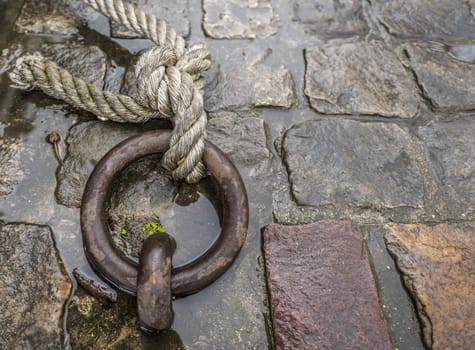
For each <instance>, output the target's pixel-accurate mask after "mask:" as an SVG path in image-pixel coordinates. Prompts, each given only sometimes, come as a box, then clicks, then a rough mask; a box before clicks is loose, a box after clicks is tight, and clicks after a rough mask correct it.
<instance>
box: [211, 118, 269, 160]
mask: <svg viewBox="0 0 475 350" xmlns="http://www.w3.org/2000/svg"><path fill="white" fill-rule="evenodd" d="M207 133H208V139H209V140H210V141H211V142H213V143H214V144H215V145H216V146H218V147H219V148H220V149H221V150H222V151H223V152H224V153H226V155H227V156H228V157H229V158H230V159H231V160H232V161H233V162H234V163H235V164H241V165H250V164H259V163H262V162H265V161H267V160H268V159H269V158H270V151H269V149H268V148H267V136H266V129H265V123H264V121H263V120H262V119H259V118H252V117H247V118H246V117H244V118H239V117H237V118H236V117H231V116H222V117H217V118H216V117H215V118H212V119H211V120H210V121H209V123H208V129H207ZM238 145H239V146H238Z"/></svg>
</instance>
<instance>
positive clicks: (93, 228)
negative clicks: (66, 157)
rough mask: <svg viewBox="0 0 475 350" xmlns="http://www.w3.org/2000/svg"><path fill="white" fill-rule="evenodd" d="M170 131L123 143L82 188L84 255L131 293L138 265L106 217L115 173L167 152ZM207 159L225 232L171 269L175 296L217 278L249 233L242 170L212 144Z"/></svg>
mask: <svg viewBox="0 0 475 350" xmlns="http://www.w3.org/2000/svg"><path fill="white" fill-rule="evenodd" d="M170 135H171V133H170V131H168V130H155V131H149V132H145V133H143V134H140V135H138V136H134V137H131V138H130V139H128V140H125V141H123V142H121V143H120V144H118V145H117V146H116V147H114V148H113V149H111V150H110V151H109V152H108V153H107V154H106V155H105V156H104V158H102V159H101V161H100V162H99V163H98V164H97V166H96V167H95V169H94V171H93V173H92V175H91V177H90V178H89V181H88V183H87V185H86V189H85V191H84V196H83V201H82V206H81V228H82V232H83V240H84V248H85V252H86V256H87V258H88V260H89V262H90V264H91V265H92V267H93V268H94V270H95V271H96V272H97V273H98V275H100V276H101V277H102V278H103V279H104V280H106V281H107V282H109V283H111V284H112V285H114V286H116V287H117V288H119V289H120V290H122V291H124V292H126V293H129V294H134V295H135V294H136V293H137V264H136V263H135V262H134V261H132V260H130V259H129V258H127V257H126V256H125V255H124V254H122V253H121V252H120V251H118V250H117V249H116V248H115V247H114V244H113V242H112V238H111V236H110V234H109V231H108V226H107V219H106V215H105V203H106V199H107V197H108V195H109V190H110V187H111V184H112V182H113V180H114V178H115V177H116V175H117V174H119V173H120V172H121V171H122V170H123V169H124V168H126V167H127V166H128V165H129V164H130V163H132V162H133V161H135V160H137V159H139V158H142V157H145V156H147V155H150V154H156V153H163V152H165V151H166V149H167V148H168V144H169V140H170ZM203 162H204V163H205V165H206V167H207V169H208V171H209V173H210V174H211V176H212V178H213V179H214V180H215V181H216V184H217V187H218V191H219V194H220V198H221V206H222V212H223V217H222V226H221V233H220V235H219V237H218V239H217V240H216V241H215V242H214V243H213V245H212V246H211V247H210V249H209V250H208V251H207V252H205V253H204V254H203V255H201V256H200V257H198V258H196V259H195V260H193V261H191V262H190V263H188V264H186V265H183V266H181V267H179V268H175V269H173V270H172V278H171V285H172V293H173V295H174V296H177V297H180V296H185V295H188V294H192V293H195V292H197V291H199V290H201V289H202V288H204V287H206V286H208V285H209V284H210V283H212V282H214V281H215V280H216V279H217V278H219V276H221V275H222V274H223V273H224V272H225V271H226V270H227V269H228V268H229V267H230V266H231V264H232V262H233V261H234V259H235V258H236V256H237V254H238V253H239V251H240V250H241V248H242V245H243V244H244V241H245V239H246V235H247V226H248V217H249V208H248V200H247V194H246V190H245V187H244V184H243V182H242V179H241V177H240V175H239V173H238V171H237V170H236V168H235V167H234V165H233V164H232V163H231V162H230V161H229V159H228V158H227V157H226V156H225V154H224V153H223V152H221V151H220V150H219V149H218V148H217V147H215V146H213V145H212V144H211V143H209V142H207V143H206V145H205V153H204V156H203Z"/></svg>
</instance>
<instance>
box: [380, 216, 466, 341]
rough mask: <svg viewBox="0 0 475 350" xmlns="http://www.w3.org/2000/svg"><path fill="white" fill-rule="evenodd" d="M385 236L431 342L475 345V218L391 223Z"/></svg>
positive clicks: (425, 337) (426, 336)
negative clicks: (458, 220)
mask: <svg viewBox="0 0 475 350" xmlns="http://www.w3.org/2000/svg"><path fill="white" fill-rule="evenodd" d="M385 240H386V244H387V246H388V249H389V251H390V252H391V254H392V255H393V256H394V258H395V260H396V263H397V266H398V268H399V269H400V271H401V272H402V275H403V280H404V283H405V285H406V287H407V288H408V289H409V292H410V293H411V294H412V296H413V299H414V300H415V302H416V306H417V311H418V313H419V318H420V320H421V322H422V330H423V335H424V341H425V343H426V345H427V346H428V347H430V348H432V349H460V350H464V349H466V350H468V349H473V344H474V343H475V328H474V327H473V317H474V315H475V293H474V291H475V279H474V278H473V276H474V273H475V260H474V256H475V222H464V223H450V224H446V223H444V224H438V225H435V226H431V225H422V224H412V225H390V226H389V227H388V232H387V233H386V235H385Z"/></svg>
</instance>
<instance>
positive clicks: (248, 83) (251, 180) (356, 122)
mask: <svg viewBox="0 0 475 350" xmlns="http://www.w3.org/2000/svg"><path fill="white" fill-rule="evenodd" d="M133 2H134V3H135V4H137V5H138V6H140V8H141V9H143V10H145V11H147V12H149V13H151V14H154V15H156V16H159V17H164V18H166V19H167V20H168V22H170V23H171V24H172V25H173V26H174V27H175V29H176V30H177V32H178V33H179V34H180V35H183V36H185V38H186V39H187V40H191V41H196V42H200V41H201V42H205V43H206V45H207V46H208V48H209V50H210V52H211V55H212V64H211V68H210V70H209V71H207V72H206V74H205V76H206V79H207V80H206V85H205V87H204V98H205V100H204V104H205V109H206V110H207V112H208V119H209V123H208V129H207V135H208V136H207V138H208V140H210V141H211V142H213V143H215V144H216V145H217V146H218V147H220V148H221V149H222V150H223V151H225V152H226V153H227V154H228V156H229V157H230V158H231V160H232V161H233V162H234V164H235V165H236V166H237V168H238V169H239V171H240V173H241V176H242V177H243V180H244V182H245V185H246V188H247V192H248V196H249V205H250V222H249V230H248V236H247V239H246V243H245V245H244V247H243V249H242V251H241V253H240V255H239V257H238V258H237V260H236V261H235V263H234V264H233V266H232V267H231V268H230V269H229V270H228V271H227V272H226V273H225V274H224V275H223V276H222V277H221V278H219V279H218V280H217V281H216V282H215V283H213V284H212V285H211V286H209V287H207V288H206V289H204V290H202V291H200V292H198V293H196V294H193V295H191V296H188V297H185V298H177V299H176V300H174V301H173V307H174V310H175V320H174V323H173V326H172V329H171V330H169V331H166V332H163V333H161V334H158V335H146V334H144V333H143V332H141V331H140V330H139V328H138V326H137V325H138V316H137V311H136V307H137V306H136V303H135V299H134V298H133V297H131V296H128V295H125V294H123V293H119V296H118V300H117V302H116V303H109V304H107V303H104V301H103V300H99V299H96V298H95V297H94V296H91V295H89V294H87V293H86V291H85V290H84V289H82V288H81V287H78V285H77V283H76V280H75V279H74V277H73V275H72V271H73V269H74V268H78V269H79V270H80V271H82V272H83V273H85V274H87V275H89V276H91V277H93V278H97V276H95V274H94V272H93V270H92V269H91V267H90V266H89V264H88V262H87V260H86V257H85V255H84V252H83V245H82V236H81V230H80V226H79V207H80V205H81V199H82V194H83V191H84V188H85V185H86V182H87V179H88V177H89V175H90V173H91V172H92V170H93V168H94V166H95V165H96V164H97V162H98V161H99V160H100V159H101V158H102V156H104V155H105V154H106V152H107V151H108V150H109V149H110V148H111V147H113V146H114V145H116V144H117V143H118V142H120V141H122V140H124V139H126V138H128V137H130V136H132V135H136V134H138V133H140V132H142V131H146V130H152V129H157V128H170V127H171V124H170V123H169V122H168V121H163V120H154V121H150V122H147V123H144V124H115V123H113V122H102V121H98V120H97V119H96V118H95V117H94V116H93V115H91V114H89V113H87V112H84V111H82V110H79V109H76V108H73V107H71V106H68V105H67V104H65V103H64V102H62V101H59V100H55V99H52V98H49V97H47V96H45V95H44V94H43V93H41V92H38V91H21V90H17V89H15V88H14V87H12V86H11V81H10V80H9V78H8V72H9V71H10V70H11V69H12V67H13V66H14V64H15V60H16V59H18V57H21V55H23V54H25V53H32V52H35V51H39V52H41V53H42V54H43V55H44V56H46V57H48V58H49V59H51V60H53V61H55V62H56V63H57V64H58V65H60V66H61V67H63V68H65V69H67V70H69V71H70V72H71V73H72V74H74V75H76V76H78V77H81V78H82V79H84V80H86V81H87V82H90V83H92V84H94V85H96V86H98V87H100V88H102V89H106V90H108V91H111V92H113V93H118V92H122V93H127V94H132V93H133V92H134V81H132V80H131V73H130V72H132V71H133V66H134V63H135V62H136V60H137V55H138V54H139V53H140V52H141V51H142V50H144V49H147V48H150V47H152V46H153V43H152V42H150V41H148V40H146V39H143V38H140V37H139V36H138V35H136V34H135V33H132V32H129V31H128V30H127V29H126V28H123V27H121V26H119V25H116V24H114V23H111V22H110V21H109V20H108V19H107V18H106V17H104V16H103V15H101V14H99V13H98V12H96V11H95V10H93V9H92V8H89V7H88V6H87V5H85V4H84V3H83V2H82V1H80V0H52V1H40V0H22V1H12V0H0V23H1V24H2V31H1V32H0V53H1V55H0V135H1V138H0V163H1V166H0V242H1V245H0V246H1V247H2V248H1V251H0V261H1V265H0V285H1V286H2V288H1V289H0V305H2V310H3V311H2V315H1V316H0V323H1V324H2V325H3V327H1V329H0V348H5V349H57V348H66V349H152V348H153V349H269V348H270V349H274V348H275V349H342V348H345V349H400V350H403V349H404V350H405V349H408V350H411V349H417V350H418V349H425V348H429V349H473V344H474V343H475V328H474V327H473V320H474V315H475V297H474V295H475V283H474V278H473V276H475V2H473V1H464V0H440V1H437V2H434V1H429V0H393V1H387V0H371V1H369V0H360V1H358V0H344V1H341V0H340V1H336V0H329V1H323V0H292V1H288V0H260V1H244V0H232V1H229V0H180V1H173V2H172V1H151V0H137V1H133ZM52 131H56V132H58V134H59V135H60V141H59V143H58V146H59V156H60V157H61V158H62V163H59V161H58V160H57V159H56V157H55V154H54V151H53V146H52V145H51V144H49V143H48V142H47V136H48V135H49V134H50V133H51V132H52ZM159 162H160V160H159V155H153V156H150V157H146V158H144V159H141V160H139V161H137V162H134V163H133V164H132V165H130V166H129V167H128V168H127V169H126V170H124V171H123V172H122V174H121V175H120V176H119V177H118V178H117V179H116V180H115V182H114V184H113V188H112V191H111V194H110V198H109V200H108V203H107V216H108V223H109V227H110V231H111V235H112V237H113V241H114V243H115V245H116V246H117V249H120V250H122V251H123V253H124V254H126V255H129V256H130V257H131V259H136V257H137V256H138V254H139V252H140V250H141V245H142V241H143V240H144V239H145V238H146V237H147V236H148V235H149V234H150V229H152V230H153V228H154V227H155V228H156V227H163V228H164V229H165V230H166V231H167V232H169V233H170V234H171V235H173V236H174V237H175V239H176V241H177V250H176V253H175V255H174V257H173V264H174V266H179V265H182V264H185V263H186V262H188V261H190V259H192V258H193V257H195V256H198V255H200V254H201V253H203V252H204V251H205V250H206V249H207V248H208V247H209V246H210V244H211V243H212V242H213V241H214V240H215V239H216V237H217V235H218V234H219V231H220V215H221V209H220V207H219V198H218V196H217V194H216V189H215V187H214V185H213V183H212V181H210V180H209V179H205V180H203V181H201V182H200V183H199V184H197V185H187V184H183V183H182V184H180V183H178V184H177V183H174V182H173V181H172V180H171V178H170V176H169V174H167V172H166V171H164V170H163V169H162V168H161V167H160V165H159V164H160V163H159Z"/></svg>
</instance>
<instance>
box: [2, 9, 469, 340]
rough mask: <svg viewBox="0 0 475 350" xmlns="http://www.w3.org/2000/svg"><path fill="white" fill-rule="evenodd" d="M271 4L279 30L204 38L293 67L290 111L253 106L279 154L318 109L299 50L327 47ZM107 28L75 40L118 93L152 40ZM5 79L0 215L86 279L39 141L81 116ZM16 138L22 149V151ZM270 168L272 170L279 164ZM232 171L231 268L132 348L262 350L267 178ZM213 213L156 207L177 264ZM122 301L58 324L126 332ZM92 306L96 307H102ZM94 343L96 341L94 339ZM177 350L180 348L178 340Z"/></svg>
mask: <svg viewBox="0 0 475 350" xmlns="http://www.w3.org/2000/svg"><path fill="white" fill-rule="evenodd" d="M10 2H11V1H0V20H1V21H0V23H6V28H7V27H11V25H13V22H14V19H15V18H16V14H17V13H18V9H19V8H21V2H17V3H15V6H11V5H10ZM277 2H278V3H279V4H278V5H276V6H275V8H276V9H277V12H278V14H279V16H280V25H281V28H280V32H279V35H275V36H270V37H268V38H266V39H264V40H262V39H256V40H254V41H246V40H210V39H206V41H207V44H208V46H209V49H210V51H211V53H212V57H213V60H214V61H213V62H220V61H221V62H226V60H227V58H228V55H229V53H230V52H233V51H236V50H237V51H239V50H241V51H243V50H245V51H247V52H253V51H256V52H259V51H262V50H265V49H267V48H271V49H272V53H271V54H270V55H269V56H268V57H266V58H265V64H266V65H269V66H270V67H272V68H278V67H280V66H282V65H285V67H286V68H288V69H289V70H290V71H291V73H292V76H293V79H294V80H295V88H296V89H295V90H296V92H297V99H298V102H297V106H294V107H293V108H292V109H291V110H290V111H286V110H275V109H257V114H258V115H259V117H260V118H262V119H263V120H264V121H266V123H267V125H268V128H269V130H268V132H269V145H268V146H269V148H270V149H271V150H272V151H273V153H274V155H277V152H276V150H275V149H274V145H273V144H271V143H272V142H273V141H274V140H276V139H278V138H279V137H281V135H282V133H283V132H284V131H285V130H287V129H288V128H289V127H290V126H292V125H294V124H296V123H298V122H300V121H304V120H309V119H315V118H319V114H318V113H316V112H315V111H313V110H310V109H309V108H308V102H307V99H306V97H305V96H304V94H303V90H304V78H303V77H304V74H305V68H304V67H305V64H304V55H303V50H304V48H305V47H309V46H317V45H321V44H323V43H325V41H324V40H321V39H319V38H318V37H317V36H315V35H308V34H305V36H304V38H302V35H303V34H302V31H303V29H302V28H301V27H299V24H296V23H294V22H292V15H293V11H292V9H291V7H292V6H291V4H289V3H288V2H287V1H277ZM12 3H13V2H12ZM195 10H196V11H195ZM2 14H3V15H2ZM190 14H192V15H190V23H191V27H192V31H191V33H192V35H191V39H192V40H202V39H204V35H203V33H202V30H201V25H202V21H201V18H202V17H201V6H200V4H199V2H198V1H191V4H190ZM7 19H8V20H7ZM109 32H110V31H109V24H108V21H107V20H105V19H104V17H100V16H99V17H97V18H95V19H94V21H92V22H90V23H88V24H87V26H83V27H80V28H79V34H80V35H81V36H82V38H77V40H79V41H81V42H86V43H87V44H88V45H98V46H99V47H100V48H101V49H102V50H103V51H104V52H105V53H106V54H107V56H108V59H109V60H110V62H108V64H109V67H110V68H111V69H108V76H106V86H107V87H108V88H111V89H112V90H116V89H118V88H119V87H118V86H114V85H113V84H114V81H115V78H116V77H118V76H120V75H121V74H122V73H123V72H124V71H125V69H126V68H127V65H128V63H129V61H130V59H131V58H132V54H135V53H137V52H139V51H140V50H142V49H144V48H147V47H150V46H151V43H150V41H148V40H141V39H117V38H111V37H110V33H109ZM20 37H23V40H22V41H23V43H24V45H25V46H27V47H28V48H30V49H36V48H39V47H40V46H41V45H42V44H44V43H52V42H63V41H67V40H70V39H71V38H66V37H62V36H55V35H29V36H21V35H20V36H19V38H20ZM12 38H13V36H12V33H11V31H10V30H5V31H3V32H2V33H0V49H2V48H4V47H6V46H7V42H8V41H11V39H12ZM457 50H458V51H457ZM464 50H465V51H464ZM237 51H236V52H237ZM449 52H452V54H454V55H458V57H459V58H460V59H470V58H471V57H472V58H473V47H472V48H463V49H461V48H458V49H455V48H454V49H452V48H450V49H449ZM457 52H458V53H457ZM471 55H472V56H471ZM8 84H9V82H8V79H7V78H6V77H5V75H0V125H1V124H4V126H3V127H2V129H1V130H2V131H1V133H2V135H3V136H2V137H8V138H11V139H12V140H14V141H15V142H17V143H18V144H19V149H20V151H19V152H20V154H21V157H20V159H21V162H22V164H21V167H20V169H21V171H22V172H23V173H24V174H25V175H24V176H23V177H22V178H21V179H20V180H19V184H18V185H17V186H15V191H14V192H13V193H12V194H11V195H8V196H3V197H1V200H0V220H5V221H26V222H34V223H44V224H48V225H49V226H50V227H51V228H52V230H53V232H54V236H55V241H56V246H57V248H58V250H59V253H60V255H61V258H62V259H63V261H64V263H65V265H66V268H67V269H68V271H72V269H73V268H74V267H78V268H80V269H81V270H82V271H84V272H86V273H88V274H91V275H94V273H93V272H92V270H91V268H90V267H89V264H88V263H87V261H86V259H85V257H84V254H83V253H82V237H81V233H80V227H79V209H77V208H67V207H64V206H61V205H58V204H57V203H56V201H55V197H54V191H55V186H56V178H55V171H56V167H57V161H56V160H55V158H54V155H53V152H52V149H51V145H49V144H47V143H46V141H45V137H46V135H47V133H48V132H50V131H52V129H55V130H57V131H59V132H60V134H61V136H62V137H63V139H64V137H65V136H66V134H67V132H68V130H69V128H70V127H71V126H72V125H73V124H74V123H76V122H77V121H78V119H81V118H82V117H78V116H76V115H74V114H71V113H69V112H68V111H67V109H65V108H64V105H62V104H59V105H54V103H57V102H56V101H53V100H50V99H47V98H45V97H44V95H42V94H40V93H24V92H20V91H17V90H15V89H12V88H9V87H7V85H8ZM107 84H109V85H107ZM111 86H113V87H111ZM45 101H46V102H45ZM145 128H147V126H145ZM276 143H277V144H278V142H276ZM23 144H25V145H28V147H26V148H22V147H21V145H23ZM21 152H23V153H21ZM279 162H280V159H279V158H275V163H279ZM274 165H275V168H277V167H278V166H280V165H279V164H274ZM239 170H240V171H241V174H242V175H243V178H244V181H245V183H246V187H247V190H248V194H249V199H250V224H249V231H248V238H247V241H246V243H245V246H244V248H243V250H242V252H241V254H240V256H239V257H238V259H237V260H236V262H235V263H234V265H233V266H232V267H231V269H230V271H228V272H227V273H226V274H225V275H224V276H223V277H221V278H220V279H219V280H218V281H217V282H216V283H214V284H213V285H212V286H210V287H208V288H206V289H205V290H203V291H201V292H199V293H197V294H195V295H192V296H189V297H186V298H183V299H178V300H176V301H174V309H175V313H176V318H175V322H174V325H173V329H174V332H171V333H169V334H168V335H164V336H163V337H161V338H160V337H148V336H144V335H143V334H136V333H134V337H136V338H137V339H138V340H137V341H136V343H134V345H137V346H138V347H140V348H152V347H159V348H162V346H163V348H168V347H167V346H168V345H167V343H168V342H171V343H173V344H175V343H176V344H181V343H183V344H187V345H188V344H190V345H191V348H197V349H205V348H245V347H246V346H247V348H251V346H252V348H255V349H264V348H267V346H268V344H267V335H268V334H266V333H267V332H266V331H268V328H266V326H265V324H266V322H268V320H269V319H268V316H267V313H268V308H267V305H265V304H264V303H265V299H266V292H265V285H264V282H263V281H264V276H263V272H262V261H261V262H259V259H260V257H261V251H260V228H261V226H262V225H264V224H266V223H269V222H271V221H272V213H271V210H272V209H271V208H272V198H271V197H272V187H273V182H274V180H272V177H273V175H274V174H273V171H272V169H270V170H269V172H268V174H265V175H262V176H260V177H259V176H255V175H254V174H253V171H252V170H249V169H246V168H245V167H240V169H239ZM274 171H275V169H274ZM218 218H219V216H218V215H217V214H216V210H215V208H214V206H213V203H212V201H210V199H209V198H208V197H207V196H205V195H203V194H200V195H199V199H197V200H196V201H195V202H191V203H189V204H188V205H180V204H178V203H177V201H176V200H175V202H174V203H173V205H172V206H171V207H170V208H168V209H167V210H165V211H163V212H162V213H161V216H160V220H161V223H162V225H163V226H164V227H165V228H166V229H167V230H169V231H170V233H172V234H173V235H174V236H175V237H176V239H177V243H178V249H177V252H176V254H175V256H174V259H175V260H174V263H175V264H177V265H178V264H182V263H185V262H187V261H188V260H189V259H190V258H192V257H194V256H197V255H199V254H200V253H201V252H203V251H204V250H205V249H206V248H207V247H208V246H209V245H210V244H211V243H212V242H213V241H214V239H215V238H216V236H217V234H218V232H219V219H218ZM123 297H124V296H122V298H123ZM126 300H127V302H125V303H120V304H119V305H117V306H115V307H116V308H122V307H123V308H124V310H125V309H126V311H124V312H125V313H126V314H125V316H124V318H123V319H122V318H121V317H118V318H116V319H113V320H112V321H110V320H108V319H107V317H111V318H113V317H117V315H122V314H120V312H119V311H117V313H116V316H110V315H109V316H100V315H96V316H84V317H82V318H81V317H79V318H76V321H77V323H75V324H71V323H69V324H68V326H67V327H66V325H65V329H66V328H67V329H68V330H71V329H72V328H74V329H83V330H85V331H84V332H83V333H82V335H80V336H82V337H83V338H84V339H85V338H88V337H89V338H90V337H91V333H90V332H89V330H90V329H91V327H92V326H93V325H94V324H95V323H94V322H95V321H98V320H100V321H101V322H103V323H105V322H109V321H110V324H112V325H113V326H114V327H117V328H118V329H125V328H122V327H123V325H124V323H127V324H130V327H131V328H134V327H136V320H135V319H134V317H135V316H134V312H135V311H134V310H135V304H134V302H133V300H131V298H129V299H126ZM97 308H98V310H102V309H101V306H100V305H99V306H97ZM113 308H114V306H113ZM104 310H107V309H104ZM71 313H72V312H71V311H70V314H71ZM94 317H98V318H97V319H95V318H94ZM100 317H103V318H100ZM76 321H75V322H76ZM104 337H105V336H103V339H102V340H101V341H102V342H103V344H107V342H108V338H104ZM177 338H178V340H177ZM98 339H99V340H100V339H101V336H98V337H97V338H96V340H98ZM109 340H110V339H109ZM76 341H77V339H76ZM89 344H91V343H89ZM92 344H96V345H97V343H92ZM177 348H179V347H178V345H177ZM415 348H417V347H415Z"/></svg>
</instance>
